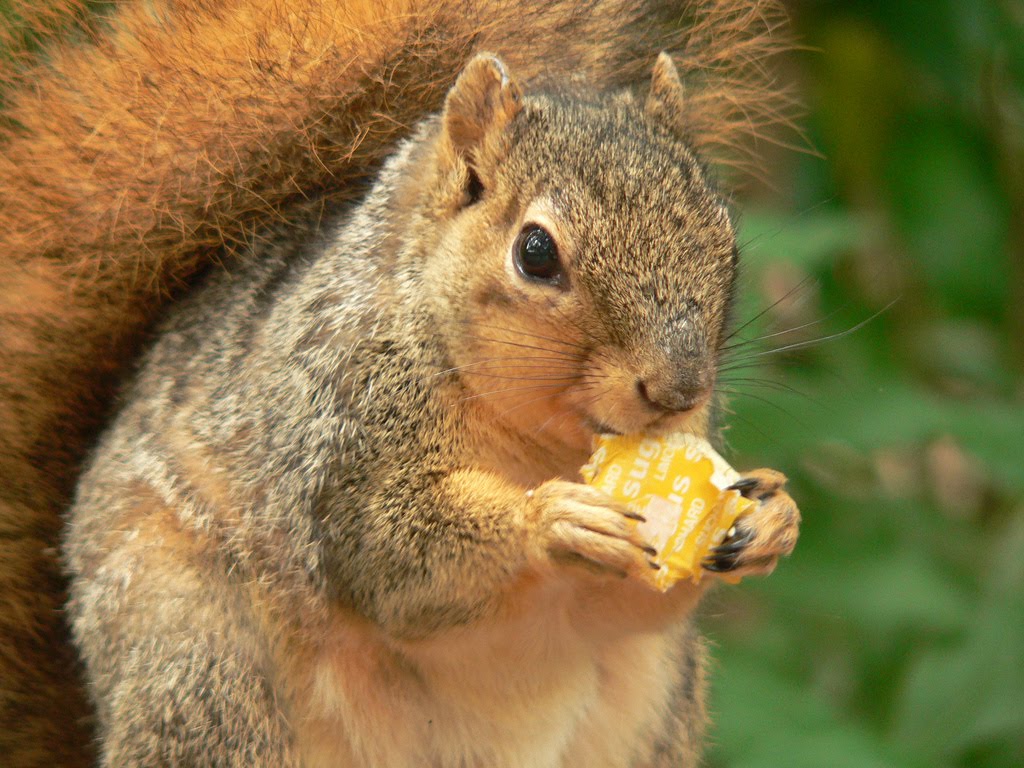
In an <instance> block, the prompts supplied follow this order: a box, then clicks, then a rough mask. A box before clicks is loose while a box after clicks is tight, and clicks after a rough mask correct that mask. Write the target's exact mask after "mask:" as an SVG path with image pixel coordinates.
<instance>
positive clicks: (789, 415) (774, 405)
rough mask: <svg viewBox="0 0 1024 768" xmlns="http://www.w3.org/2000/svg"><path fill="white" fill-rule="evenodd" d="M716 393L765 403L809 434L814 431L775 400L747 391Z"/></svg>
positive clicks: (721, 389) (723, 390)
mask: <svg viewBox="0 0 1024 768" xmlns="http://www.w3.org/2000/svg"><path fill="white" fill-rule="evenodd" d="M716 391H718V392H724V393H725V394H727V395H729V396H731V397H749V398H751V399H752V400H758V401H760V402H762V403H764V404H765V405H768V406H771V407H772V408H774V409H775V410H777V411H780V412H781V413H783V414H785V415H786V417H787V418H789V419H792V420H793V421H794V422H795V423H797V424H799V425H800V426H801V427H802V428H803V429H804V430H806V431H807V432H812V431H813V430H811V427H810V425H809V424H807V422H805V421H803V420H802V419H798V418H797V417H796V416H794V415H793V414H792V413H791V412H790V411H789V410H788V409H786V408H783V407H782V406H781V405H779V404H778V403H776V402H775V401H773V400H769V399H768V398H767V397H761V396H760V395H755V394H754V393H753V392H746V391H744V390H742V389H725V388H718V389H717V390H716Z"/></svg>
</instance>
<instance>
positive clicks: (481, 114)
mask: <svg viewBox="0 0 1024 768" xmlns="http://www.w3.org/2000/svg"><path fill="white" fill-rule="evenodd" d="M521 95H522V93H521V90H520V88H519V85H518V84H517V83H516V82H515V81H514V80H513V79H512V77H511V75H509V73H508V69H507V68H506V67H505V64H504V62H503V61H502V60H501V59H499V58H498V57H497V56H495V55H493V54H490V53H478V54H477V55H476V56H474V57H473V58H472V59H470V61H469V63H468V64H466V66H465V68H464V69H463V70H462V73H461V74H460V75H459V78H458V80H456V81H455V85H453V86H452V89H451V90H450V91H449V92H448V97H447V99H446V100H445V104H444V113H443V114H442V117H441V120H442V126H443V128H442V131H443V136H442V141H443V142H445V144H446V147H445V148H446V149H447V150H448V151H449V152H451V153H452V154H453V155H454V157H452V158H451V159H452V160H455V161H456V162H458V161H459V160H461V161H462V162H463V163H465V164H466V166H467V167H468V170H469V173H470V176H471V177H474V178H475V174H476V171H477V169H476V163H477V161H478V159H479V149H480V147H481V145H482V144H483V143H484V141H485V140H486V139H487V137H488V136H490V135H492V134H494V133H496V132H500V131H501V130H502V129H504V128H505V126H507V125H508V124H509V123H510V122H511V121H512V118H514V117H515V116H516V114H517V113H518V112H519V109H520V104H521ZM475 183H477V184H479V179H478V178H476V180H475Z"/></svg>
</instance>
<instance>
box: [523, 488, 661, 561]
mask: <svg viewBox="0 0 1024 768" xmlns="http://www.w3.org/2000/svg"><path fill="white" fill-rule="evenodd" d="M530 495H531V502H532V512H533V521H532V522H533V526H534V530H535V531H536V533H537V537H536V539H535V541H536V542H537V545H538V550H539V551H538V553H537V554H539V555H540V556H541V557H542V558H548V559H550V560H553V561H556V562H565V563H572V564H577V565H583V566H586V567H588V568H589V569H590V570H593V571H597V572H600V573H603V574H614V575H618V576H626V575H627V574H629V573H637V572H641V571H644V570H649V569H651V568H656V567H657V566H655V565H654V564H653V563H652V562H651V556H652V555H654V554H656V552H655V550H654V549H652V548H651V547H650V546H648V545H647V543H646V542H645V541H644V540H643V539H642V538H641V537H640V536H639V535H638V534H637V532H636V522H642V521H643V517H641V516H640V515H638V514H636V513H634V512H631V511H630V510H629V509H628V508H627V507H626V505H625V504H621V503H620V502H618V501H616V500H615V499H613V498H611V497H610V496H608V495H607V494H606V493H604V492H603V491H599V490H598V489H596V488H592V487H591V486H589V485H583V484H581V483H570V482H567V481H564V480H552V481H550V482H547V483H544V484H543V485H541V486H540V487H539V488H537V489H536V490H535V491H533V492H532V493H531V494H530Z"/></svg>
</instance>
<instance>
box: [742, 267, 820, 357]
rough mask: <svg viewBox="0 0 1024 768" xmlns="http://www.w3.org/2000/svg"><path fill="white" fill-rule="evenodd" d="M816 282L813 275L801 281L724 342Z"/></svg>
mask: <svg viewBox="0 0 1024 768" xmlns="http://www.w3.org/2000/svg"><path fill="white" fill-rule="evenodd" d="M816 282H817V278H815V277H814V276H813V275H808V276H807V277H805V278H804V279H803V280H801V281H800V282H799V283H797V284H796V285H795V286H793V287H792V288H790V289H789V290H788V291H786V293H785V294H783V296H782V297H781V298H779V299H778V300H777V301H774V302H772V303H771V304H769V305H768V306H767V307H765V308H764V309H762V310H761V311H760V312H758V313H757V314H756V315H754V316H753V317H752V318H750V319H749V320H747V322H745V323H744V324H743V325H741V326H740V327H739V328H736V329H735V330H733V331H732V333H730V334H729V335H728V336H726V337H725V338H724V339H723V341H728V340H729V339H731V338H733V337H734V336H736V334H738V333H739V332H740V331H742V330H743V329H744V328H746V327H748V326H749V325H750V324H751V323H755V322H757V321H758V320H760V319H761V318H762V317H764V316H765V315H766V314H767V313H769V312H771V311H772V310H773V309H775V308H776V307H777V306H779V304H781V303H782V302H784V301H785V300H786V299H788V298H789V297H790V296H792V295H793V294H794V293H796V292H797V291H800V290H803V289H804V288H805V287H807V286H808V285H813V284H814V283H816Z"/></svg>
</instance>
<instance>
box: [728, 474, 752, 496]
mask: <svg viewBox="0 0 1024 768" xmlns="http://www.w3.org/2000/svg"><path fill="white" fill-rule="evenodd" d="M760 484H761V481H760V480H758V479H757V478H756V477H743V478H740V479H739V480H737V481H736V482H735V483H733V484H732V485H730V486H729V487H728V488H726V489H725V490H727V491H739V492H740V493H741V494H743V495H744V496H746V495H747V494H748V493H750V492H751V491H752V490H754V489H755V488H757V486H759V485H760Z"/></svg>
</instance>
